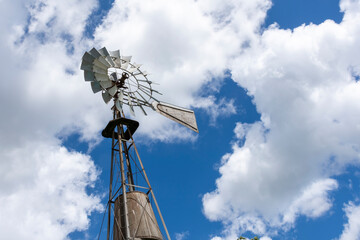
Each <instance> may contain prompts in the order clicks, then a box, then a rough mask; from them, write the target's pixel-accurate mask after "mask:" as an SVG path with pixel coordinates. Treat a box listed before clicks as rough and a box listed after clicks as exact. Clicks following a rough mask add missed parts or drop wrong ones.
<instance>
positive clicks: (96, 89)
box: [91, 82, 101, 93]
mask: <svg viewBox="0 0 360 240" xmlns="http://www.w3.org/2000/svg"><path fill="white" fill-rule="evenodd" d="M91 89H92V91H93V92H94V93H97V92H100V91H101V86H100V83H99V82H91Z"/></svg>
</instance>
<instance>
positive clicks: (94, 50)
mask: <svg viewBox="0 0 360 240" xmlns="http://www.w3.org/2000/svg"><path fill="white" fill-rule="evenodd" d="M89 53H90V54H91V55H92V56H93V57H94V58H99V57H100V56H101V54H100V53H99V52H98V50H96V48H92V49H91V50H90V52H89Z"/></svg>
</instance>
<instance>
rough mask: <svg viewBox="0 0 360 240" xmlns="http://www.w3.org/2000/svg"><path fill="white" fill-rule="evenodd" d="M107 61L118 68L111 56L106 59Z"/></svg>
mask: <svg viewBox="0 0 360 240" xmlns="http://www.w3.org/2000/svg"><path fill="white" fill-rule="evenodd" d="M105 60H106V61H107V62H108V63H109V64H110V65H111V67H115V66H116V65H115V63H114V62H113V60H112V59H111V57H110V56H106V57H105Z"/></svg>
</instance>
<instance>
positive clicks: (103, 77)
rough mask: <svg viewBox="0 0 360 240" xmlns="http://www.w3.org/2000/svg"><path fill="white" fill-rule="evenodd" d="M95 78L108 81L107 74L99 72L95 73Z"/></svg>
mask: <svg viewBox="0 0 360 240" xmlns="http://www.w3.org/2000/svg"><path fill="white" fill-rule="evenodd" d="M94 75H95V78H96V80H98V81H99V82H100V81H109V80H110V79H109V76H108V75H107V74H100V73H95V74H94Z"/></svg>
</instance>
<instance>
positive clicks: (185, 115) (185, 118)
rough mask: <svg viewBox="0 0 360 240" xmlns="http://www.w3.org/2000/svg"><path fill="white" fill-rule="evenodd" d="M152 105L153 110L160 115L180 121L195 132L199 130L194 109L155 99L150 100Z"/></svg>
mask: <svg viewBox="0 0 360 240" xmlns="http://www.w3.org/2000/svg"><path fill="white" fill-rule="evenodd" d="M152 106H153V107H154V108H155V111H156V112H158V113H160V114H161V115H163V116H165V117H167V118H169V119H171V120H173V121H175V122H177V123H180V124H182V125H184V126H185V127H187V128H190V129H191V130H193V131H195V132H197V133H198V132H199V130H198V127H197V123H196V118H195V114H194V111H192V110H189V109H185V108H181V107H177V106H174V105H171V104H168V103H163V102H156V101H154V102H152Z"/></svg>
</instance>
